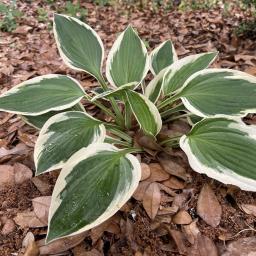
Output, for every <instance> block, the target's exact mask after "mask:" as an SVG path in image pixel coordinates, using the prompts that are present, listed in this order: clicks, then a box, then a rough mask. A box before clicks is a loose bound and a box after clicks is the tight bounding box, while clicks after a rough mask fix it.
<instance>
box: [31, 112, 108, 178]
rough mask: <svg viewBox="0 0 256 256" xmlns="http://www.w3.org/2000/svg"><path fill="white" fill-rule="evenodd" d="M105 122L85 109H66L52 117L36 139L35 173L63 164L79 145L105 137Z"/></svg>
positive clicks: (83, 145)
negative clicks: (66, 110)
mask: <svg viewBox="0 0 256 256" xmlns="http://www.w3.org/2000/svg"><path fill="white" fill-rule="evenodd" d="M105 134H106V132H105V127H104V125H103V124H102V123H101V122H100V121H98V120H96V119H94V118H93V117H91V116H89V115H88V114H86V113H83V112H77V111H72V112H63V113H59V114H57V115H55V116H53V117H51V118H50V119H49V120H48V121H47V122H46V123H45V125H44V126H43V128H42V130H41V131H40V133H39V137H38V139H37V141H36V145H35V151H34V160H35V166H36V174H37V175H38V174H41V173H43V172H49V171H51V170H56V169H59V168H62V167H63V165H64V163H65V162H66V161H67V160H68V159H69V158H70V157H71V156H72V155H73V154H74V153H75V152H77V151H78V150H79V149H81V148H83V147H87V146H88V145H90V144H92V143H95V142H103V141H104V139H105Z"/></svg>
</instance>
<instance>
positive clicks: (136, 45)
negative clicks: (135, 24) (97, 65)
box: [106, 26, 149, 87]
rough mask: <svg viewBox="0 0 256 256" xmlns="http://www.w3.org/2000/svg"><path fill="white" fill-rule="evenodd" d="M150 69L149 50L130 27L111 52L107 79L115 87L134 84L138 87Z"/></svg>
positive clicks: (118, 39) (107, 67)
mask: <svg viewBox="0 0 256 256" xmlns="http://www.w3.org/2000/svg"><path fill="white" fill-rule="evenodd" d="M148 69H149V67H148V55H147V49H146V47H145V45H144V43H143V42H142V41H141V39H140V38H139V36H138V35H137V33H136V32H135V31H134V29H133V28H132V27H131V26H128V27H127V29H126V30H125V31H124V32H122V33H121V34H120V35H119V36H118V38H117V40H116V41H115V43H114V45H113V47H112V48H111V50H110V52H109V55H108V58H107V63H106V76H107V79H108V81H109V82H110V84H111V85H112V86H114V87H119V86H121V85H124V84H128V83H132V82H136V83H137V85H138V84H140V83H141V81H142V80H143V79H144V77H145V76H146V74H147V72H148Z"/></svg>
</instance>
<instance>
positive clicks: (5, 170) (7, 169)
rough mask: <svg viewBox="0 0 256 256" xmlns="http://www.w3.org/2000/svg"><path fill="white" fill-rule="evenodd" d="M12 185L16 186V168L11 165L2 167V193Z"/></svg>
mask: <svg viewBox="0 0 256 256" xmlns="http://www.w3.org/2000/svg"><path fill="white" fill-rule="evenodd" d="M11 185H14V168H13V167H12V166H11V165H0V191H1V190H3V189H4V188H5V187H6V186H11Z"/></svg>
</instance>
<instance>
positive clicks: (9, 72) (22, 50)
mask: <svg viewBox="0 0 256 256" xmlns="http://www.w3.org/2000/svg"><path fill="white" fill-rule="evenodd" d="M44 2H45V1H35V2H33V3H28V2H26V1H24V2H23V1H21V3H19V8H20V9H21V10H22V11H23V12H24V13H26V17H24V18H23V19H22V20H21V21H20V24H19V26H20V31H16V32H15V31H14V32H13V33H4V37H5V39H4V41H3V42H2V43H1V44H0V48H1V55H0V63H1V62H2V63H4V65H5V69H3V68H2V67H0V68H2V69H0V84H1V92H3V91H5V90H6V89H7V88H10V87H11V86H14V85H15V84H17V83H19V82H21V81H23V80H26V79H28V78H31V77H33V76H36V75H42V74H47V73H63V74H66V73H68V74H70V75H72V76H74V77H76V78H77V79H78V80H80V81H82V84H83V86H84V87H85V88H88V87H95V86H97V84H96V82H95V81H94V80H93V79H88V76H87V75H84V74H81V73H76V72H74V71H71V70H70V69H68V68H67V67H65V66H64V65H63V64H62V63H61V61H60V59H59V57H58V54H57V51H56V47H55V45H54V41H53V37H52V33H51V31H50V30H48V26H49V23H48V21H45V22H39V21H38V20H37V17H38V14H37V11H36V10H37V6H38V5H40V6H41V7H43V8H45V9H46V11H47V12H48V13H49V16H50V17H52V13H53V11H55V9H56V8H57V7H56V6H58V8H60V9H61V8H63V3H62V2H61V1H60V2H59V1H57V2H56V5H55V7H54V6H50V5H47V4H45V3H44ZM84 2H87V1H84ZM83 6H84V7H86V8H87V10H88V17H87V22H88V23H90V25H91V26H92V27H95V28H96V30H97V31H98V32H99V33H100V35H101V37H102V38H103V41H104V43H105V45H106V47H108V49H109V47H110V46H111V44H112V43H113V41H114V38H115V35H116V33H117V32H120V31H121V30H122V29H123V28H124V27H125V26H126V25H127V23H128V22H131V23H133V24H134V26H135V27H137V29H138V31H139V33H140V35H141V37H142V38H144V39H145V40H147V42H148V44H149V46H150V48H152V47H154V46H155V45H157V44H159V43H160V42H162V41H163V40H165V39H169V38H171V39H172V40H173V41H174V43H175V47H176V49H177V52H178V55H179V57H183V56H185V55H187V54H192V53H197V52H202V51H206V50H216V49H217V50H219V51H220V57H219V59H218V61H217V63H216V64H215V67H228V68H235V69H239V70H245V71H247V72H249V71H248V70H250V72H255V65H256V59H255V58H254V57H252V56H255V49H256V47H255V42H253V41H251V40H250V39H245V38H238V37H236V36H235V34H234V33H233V28H234V27H235V26H236V25H237V24H238V22H239V21H240V20H241V19H243V18H245V17H247V16H248V15H249V14H248V13H247V12H243V11H242V10H240V9H237V8H233V9H231V10H230V13H229V14H228V15H225V14H224V13H223V9H222V8H215V9H211V10H197V11H189V12H187V13H184V12H180V11H177V10H174V11H166V10H163V9H161V8H160V9H159V10H157V11H155V10H152V8H151V7H150V6H148V7H145V8H144V9H143V10H141V9H139V7H136V6H132V7H129V8H128V7H125V6H121V7H120V9H117V8H115V7H112V6H103V7H99V6H96V5H95V4H93V3H84V4H83ZM199 24H200V25H199ZM22 26H23V27H22ZM24 26H28V27H29V28H27V29H28V30H29V32H24V30H25V31H26V29H25V27H24ZM149 28H150V29H149ZM22 29H23V30H22ZM10 45H12V47H10ZM21 55H22V56H21ZM238 55H239V56H238ZM246 56H247V57H246ZM250 56H251V57H250ZM60 63H61V64H60ZM255 74H256V72H255ZM90 111H91V112H94V113H98V112H97V111H96V112H95V109H93V108H92V109H90ZM5 117H6V115H2V116H1V120H0V122H1V121H2V120H4V118H5ZM250 120H253V119H250ZM254 122H255V121H254ZM22 134H23V135H24V134H25V135H29V136H30V137H29V136H27V137H26V139H24V136H23V137H22V136H21V135H22ZM37 134H38V132H37V131H36V130H34V129H31V128H29V127H28V126H27V125H24V123H23V122H22V121H20V119H19V118H17V117H16V116H12V117H10V119H9V120H7V121H6V122H3V123H2V124H1V127H0V138H1V139H2V140H0V147H5V148H7V149H13V148H15V147H16V146H17V145H18V144H19V143H23V144H25V145H26V146H27V147H28V149H26V152H25V153H24V154H23V153H22V154H14V155H13V154H10V155H8V154H6V155H5V156H2V157H0V163H1V164H13V163H14V162H17V161H19V162H22V163H24V164H26V165H27V166H29V167H30V168H31V169H32V170H34V167H33V161H32V157H31V154H32V153H31V152H32V149H33V138H34V137H32V138H31V135H32V136H37ZM31 143H32V146H31ZM142 161H143V162H147V163H149V162H150V161H153V162H156V160H154V157H152V156H151V155H147V156H142ZM182 161H183V163H182V164H183V165H184V166H186V172H187V174H188V175H190V177H191V179H190V180H189V181H187V182H186V183H185V187H184V188H182V189H178V190H175V193H177V194H182V193H189V197H188V198H186V200H185V201H184V209H185V210H186V211H187V212H188V213H189V214H190V216H191V217H192V219H193V221H196V223H197V227H198V229H199V231H200V232H201V233H202V234H203V235H205V236H207V237H208V238H210V239H211V240H212V241H213V242H214V244H215V245H216V246H217V247H218V248H219V249H220V251H221V248H223V247H225V244H226V242H227V241H234V240H237V239H239V238H242V237H252V236H254V235H255V227H256V219H255V217H254V216H253V215H249V214H246V213H245V212H244V211H243V210H241V209H240V205H241V204H242V203H243V204H252V205H256V193H250V192H244V191H241V190H239V189H237V188H234V187H230V186H228V187H227V186H225V185H223V184H221V183H219V182H217V181H214V180H212V179H210V178H208V177H206V176H205V175H200V174H198V173H195V172H194V171H192V170H191V169H190V167H189V166H188V164H187V162H186V160H182ZM40 177H42V179H43V180H44V181H45V183H47V184H49V188H50V189H49V190H48V191H47V192H45V193H42V192H40V191H39V190H38V188H37V187H36V186H35V185H34V183H33V182H32V181H31V180H28V181H26V182H24V183H23V184H20V185H14V186H10V187H7V188H5V189H4V190H1V191H0V219H1V218H2V217H4V218H5V217H8V218H10V219H13V218H14V217H15V216H16V215H17V213H18V212H22V211H25V210H32V209H33V208H32V202H31V199H33V198H36V197H39V196H47V195H51V191H52V189H53V186H54V183H55V181H56V178H57V174H56V173H52V174H43V175H41V176H40ZM205 184H210V186H211V188H212V189H213V192H214V194H215V195H216V197H217V199H218V201H219V203H220V205H221V207H222V216H221V221H220V224H219V225H218V226H217V227H215V228H213V227H212V226H210V225H208V224H206V222H205V221H204V220H203V219H202V218H200V217H199V216H198V214H197V210H196V208H197V202H198V195H199V193H200V191H201V189H202V187H203V186H204V185H205ZM165 196H166V197H168V195H167V194H165ZM168 204H169V203H168V202H167V203H166V205H168ZM127 205H128V206H127V207H128V210H127V211H120V212H119V213H118V216H119V218H120V232H119V233H118V232H117V234H115V233H112V232H109V231H105V232H103V234H102V235H101V236H100V237H99V239H98V240H97V242H95V243H93V241H92V237H91V235H88V236H87V237H86V238H85V240H84V242H83V246H84V248H85V249H86V250H88V251H89V250H92V249H95V248H96V249H97V250H98V251H100V252H101V253H102V254H100V255H103V254H104V255H115V256H116V255H136V256H140V255H145V256H146V255H161V256H162V255H163V256H164V255H181V254H180V252H179V248H178V247H177V245H176V244H175V243H174V240H173V238H172V237H171V235H170V234H169V233H168V232H166V230H165V229H163V228H162V226H161V225H167V226H168V227H169V228H170V229H173V230H179V231H182V225H177V224H173V223H172V222H167V223H165V222H164V221H163V223H164V224H162V221H161V220H160V221H159V220H158V221H159V223H160V224H159V223H158V222H157V220H151V219H150V218H149V217H148V215H147V213H146V211H145V210H144V208H143V205H142V203H141V202H140V201H136V200H135V199H133V198H132V199H131V200H130V201H129V202H128V203H127ZM134 216H135V217H134ZM0 226H1V225H0ZM28 231H31V232H32V233H33V234H34V236H35V240H39V239H41V238H43V237H44V236H45V232H46V228H30V229H29V228H21V227H19V226H18V225H16V227H15V230H14V231H13V232H11V233H10V234H8V235H2V234H1V233H0V255H1V256H9V255H11V253H17V252H19V251H20V249H21V247H22V241H23V239H24V237H25V235H26V234H27V232H28ZM186 245H187V246H188V248H189V246H190V244H189V243H188V242H187V241H186ZM73 253H74V251H73ZM135 253H136V254H135ZM67 255H73V254H72V251H71V250H69V251H68V254H67ZM77 255H78V254H77ZM84 255H87V254H84ZM88 255H89V254H88ZM90 255H92V254H90ZM95 255H97V254H95ZM187 255H189V254H187Z"/></svg>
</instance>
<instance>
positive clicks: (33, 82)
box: [0, 74, 85, 116]
mask: <svg viewBox="0 0 256 256" xmlns="http://www.w3.org/2000/svg"><path fill="white" fill-rule="evenodd" d="M61 77H65V78H68V79H70V80H72V81H73V82H75V83H76V84H77V86H78V87H79V88H80V89H81V90H82V92H83V93H84V94H85V91H84V88H83V87H82V86H81V85H80V83H79V82H78V81H77V80H75V79H74V78H73V77H70V76H66V75H58V74H48V75H42V76H37V77H34V78H32V79H29V80H27V81H24V82H22V83H20V84H18V85H16V86H14V87H13V88H11V89H10V90H8V91H6V92H4V93H3V94H1V95H0V98H2V97H5V96H9V95H12V94H15V93H16V92H18V91H19V88H20V87H23V86H29V85H32V84H35V83H39V82H40V81H42V80H44V79H51V78H61ZM83 97H84V96H81V97H79V98H78V99H77V100H75V101H72V102H71V103H69V104H65V105H62V106H59V107H52V108H48V109H46V110H43V111H39V112H36V113H35V112H34V113H33V112H32V113H31V112H24V111H14V110H7V109H1V108H0V111H7V112H9V113H14V114H20V115H28V116H39V115H42V114H45V113H47V112H50V111H60V110H64V109H67V108H70V107H73V106H74V105H75V104H77V103H79V102H80V100H81V99H82V98H83Z"/></svg>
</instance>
